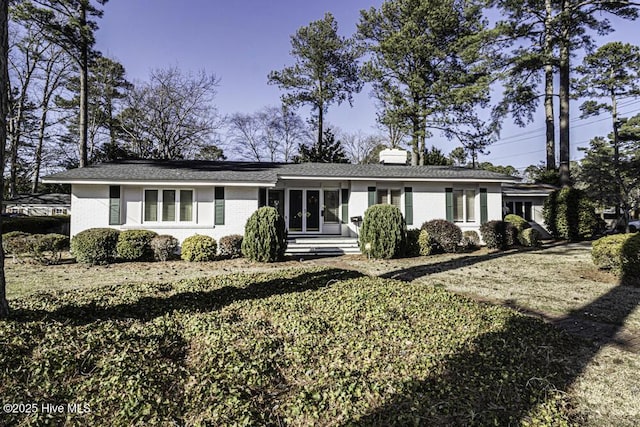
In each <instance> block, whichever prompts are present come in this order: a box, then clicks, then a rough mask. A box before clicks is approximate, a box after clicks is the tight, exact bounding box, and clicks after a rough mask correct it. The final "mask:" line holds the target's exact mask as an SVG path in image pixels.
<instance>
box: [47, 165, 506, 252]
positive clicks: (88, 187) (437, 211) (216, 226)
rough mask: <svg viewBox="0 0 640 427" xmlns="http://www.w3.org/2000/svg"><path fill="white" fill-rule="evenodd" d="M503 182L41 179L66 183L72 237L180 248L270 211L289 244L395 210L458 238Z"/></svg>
mask: <svg viewBox="0 0 640 427" xmlns="http://www.w3.org/2000/svg"><path fill="white" fill-rule="evenodd" d="M516 181H518V178H514V177H511V176H507V175H502V174H498V173H493V172H488V171H484V170H473V169H468V168H456V167H445V166H405V165H383V164H372V165H351V164H319V163H302V164H275V163H249V162H213V161H211V162H210V161H191V160H182V161H160V160H155V161H154V160H123V161H117V162H112V163H103V164H98V165H93V166H89V167H86V168H81V169H72V170H68V171H65V172H60V173H57V174H54V175H50V176H48V177H46V178H44V180H43V182H45V183H61V184H71V206H72V210H73V215H72V216H71V235H72V236H73V235H75V234H77V233H78V232H80V231H82V230H86V229H88V228H93V227H113V228H117V229H119V230H127V229H148V230H153V231H155V232H157V233H159V234H170V235H173V236H175V237H176V238H178V239H179V240H180V241H182V240H183V239H184V238H185V237H188V236H190V235H193V234H196V233H198V234H206V235H210V236H212V237H214V238H215V239H217V240H219V239H220V238H221V237H223V236H226V235H230V234H243V232H244V226H245V223H246V221H247V219H248V218H249V216H250V215H251V214H252V213H253V212H254V211H255V210H256V209H258V208H259V207H260V206H264V205H270V206H275V207H276V208H277V209H278V210H279V211H280V213H281V214H282V215H283V216H284V218H285V221H286V224H287V228H288V232H289V235H293V236H295V235H301V236H317V235H327V236H328V235H332V236H357V234H358V228H359V225H360V224H359V222H358V221H357V220H356V218H357V217H362V216H363V215H364V212H365V210H366V209H367V208H368V207H369V206H371V205H373V204H376V203H390V204H394V205H396V206H398V207H399V208H400V210H401V211H402V213H403V215H404V216H405V218H406V221H407V226H408V228H419V227H420V226H421V225H422V223H424V222H425V221H428V220H431V219H437V218H443V219H448V220H450V221H454V222H455V223H456V224H458V225H459V226H460V228H461V229H462V230H476V231H477V230H478V228H479V227H480V225H481V224H482V223H483V222H486V221H489V220H494V219H501V218H502V213H503V200H502V186H503V184H507V183H513V182H516Z"/></svg>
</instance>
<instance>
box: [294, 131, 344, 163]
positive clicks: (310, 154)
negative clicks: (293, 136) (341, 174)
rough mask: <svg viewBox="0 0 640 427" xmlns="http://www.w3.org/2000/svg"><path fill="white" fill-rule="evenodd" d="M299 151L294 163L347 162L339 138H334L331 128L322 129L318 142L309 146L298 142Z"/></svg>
mask: <svg viewBox="0 0 640 427" xmlns="http://www.w3.org/2000/svg"><path fill="white" fill-rule="evenodd" d="M299 151H300V154H299V155H298V157H296V158H295V162H296V163H349V160H348V159H347V155H346V154H345V152H344V149H343V148H342V144H341V142H340V140H336V138H335V136H334V134H333V132H332V131H331V129H327V130H325V131H324V135H323V138H322V140H321V141H320V143H314V144H313V145H312V146H310V147H307V146H306V145H303V144H300V147H299Z"/></svg>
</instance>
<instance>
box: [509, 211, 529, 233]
mask: <svg viewBox="0 0 640 427" xmlns="http://www.w3.org/2000/svg"><path fill="white" fill-rule="evenodd" d="M504 222H508V223H510V224H513V225H514V226H515V227H516V228H517V229H518V233H520V232H522V231H524V230H526V229H527V228H531V225H530V224H529V221H527V220H526V219H524V218H522V217H521V216H520V215H515V214H509V215H507V216H505V217H504Z"/></svg>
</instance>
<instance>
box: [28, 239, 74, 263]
mask: <svg viewBox="0 0 640 427" xmlns="http://www.w3.org/2000/svg"><path fill="white" fill-rule="evenodd" d="M30 240H31V245H30V246H31V248H30V249H31V256H33V259H34V260H35V261H37V262H39V263H40V264H47V265H50V264H58V263H59V262H60V258H61V257H62V251H64V250H66V249H68V248H69V237H67V236H65V235H64V234H56V233H50V234H34V235H33V236H31V239H30Z"/></svg>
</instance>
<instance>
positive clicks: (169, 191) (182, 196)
mask: <svg viewBox="0 0 640 427" xmlns="http://www.w3.org/2000/svg"><path fill="white" fill-rule="evenodd" d="M194 200H195V199H194V190H193V189H191V188H145V189H144V197H143V208H142V215H143V216H142V220H143V222H167V223H171V222H193V221H194V220H195V216H194V208H193V206H194Z"/></svg>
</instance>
